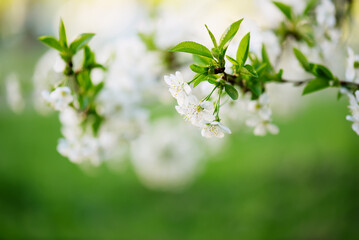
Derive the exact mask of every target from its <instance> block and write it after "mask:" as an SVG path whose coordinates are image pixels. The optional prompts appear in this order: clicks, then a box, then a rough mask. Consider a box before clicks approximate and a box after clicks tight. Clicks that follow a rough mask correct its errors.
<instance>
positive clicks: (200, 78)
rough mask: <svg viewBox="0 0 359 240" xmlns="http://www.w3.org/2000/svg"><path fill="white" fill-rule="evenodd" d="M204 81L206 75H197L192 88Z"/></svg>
mask: <svg viewBox="0 0 359 240" xmlns="http://www.w3.org/2000/svg"><path fill="white" fill-rule="evenodd" d="M204 80H206V75H204V74H200V75H198V77H197V78H196V80H195V81H194V83H193V87H194V88H195V87H197V85H198V84H200V83H201V82H203V81H204Z"/></svg>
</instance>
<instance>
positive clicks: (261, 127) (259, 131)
mask: <svg viewBox="0 0 359 240" xmlns="http://www.w3.org/2000/svg"><path fill="white" fill-rule="evenodd" d="M266 133H267V131H266V128H265V127H264V125H263V124H260V125H258V126H256V127H255V128H254V135H256V136H265V135H266Z"/></svg>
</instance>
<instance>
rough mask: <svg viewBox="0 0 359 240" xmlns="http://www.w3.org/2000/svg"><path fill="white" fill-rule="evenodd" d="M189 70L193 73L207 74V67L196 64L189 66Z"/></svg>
mask: <svg viewBox="0 0 359 240" xmlns="http://www.w3.org/2000/svg"><path fill="white" fill-rule="evenodd" d="M189 68H190V69H191V70H192V71H193V72H195V73H208V67H201V66H198V65H196V64H191V65H189Z"/></svg>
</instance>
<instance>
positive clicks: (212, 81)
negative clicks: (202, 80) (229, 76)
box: [206, 75, 218, 85]
mask: <svg viewBox="0 0 359 240" xmlns="http://www.w3.org/2000/svg"><path fill="white" fill-rule="evenodd" d="M206 80H207V81H208V82H209V83H210V84H214V85H217V84H218V81H217V78H216V77H215V76H213V75H208V77H207V79H206Z"/></svg>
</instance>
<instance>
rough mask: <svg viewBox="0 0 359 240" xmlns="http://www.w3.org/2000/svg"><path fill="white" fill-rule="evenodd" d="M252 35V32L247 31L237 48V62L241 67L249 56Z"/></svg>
mask: <svg viewBox="0 0 359 240" xmlns="http://www.w3.org/2000/svg"><path fill="white" fill-rule="evenodd" d="M250 37H251V36H250V33H247V34H246V35H245V36H244V37H243V38H242V40H241V42H240V43H239V47H238V50H237V62H238V63H239V66H241V67H242V66H243V65H244V64H245V63H246V61H247V58H248V52H249V41H250Z"/></svg>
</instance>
